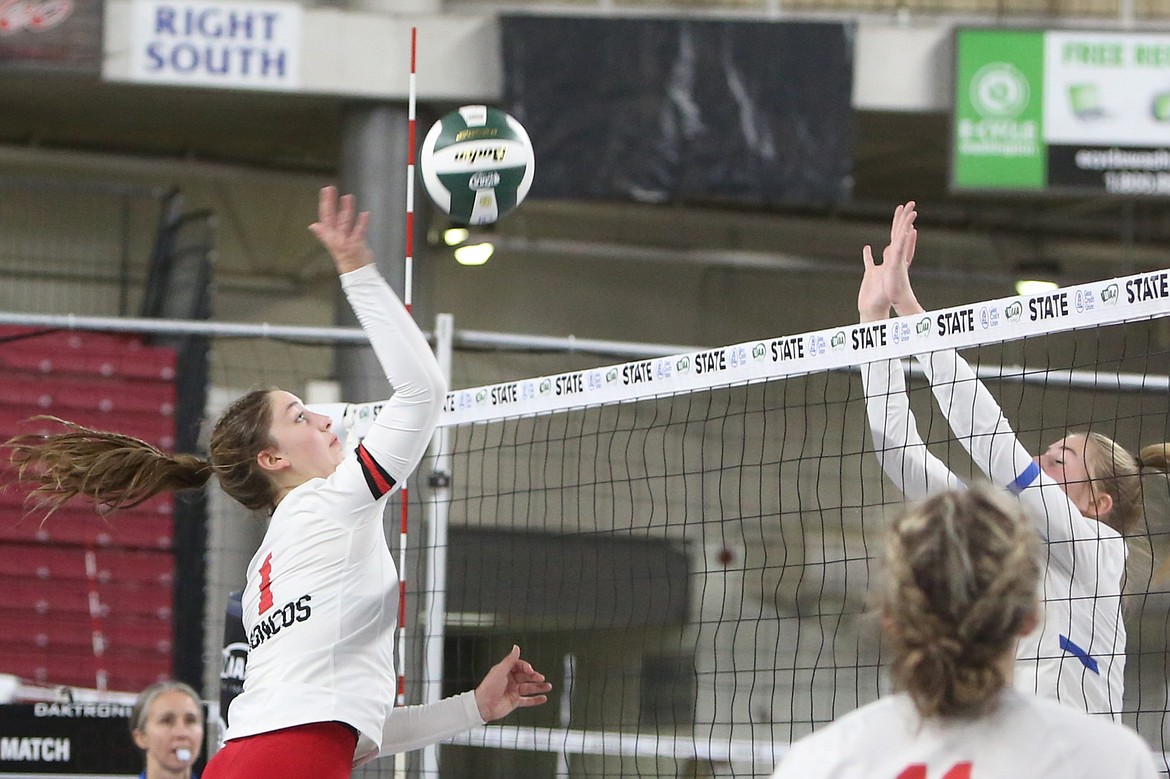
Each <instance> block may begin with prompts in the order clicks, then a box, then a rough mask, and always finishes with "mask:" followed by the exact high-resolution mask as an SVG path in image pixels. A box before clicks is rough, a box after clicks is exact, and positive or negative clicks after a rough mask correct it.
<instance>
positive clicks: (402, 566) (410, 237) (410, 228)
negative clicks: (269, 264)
mask: <svg viewBox="0 0 1170 779" xmlns="http://www.w3.org/2000/svg"><path fill="white" fill-rule="evenodd" d="M417 48H418V28H417V27H411V28H410V86H409V88H408V89H407V94H408V98H407V119H408V122H407V123H408V132H407V136H408V140H407V149H408V154H407V158H406V256H405V273H404V278H405V282H404V284H403V291H402V302H403V304H404V305H405V306H406V310H407V311H408V312H410V313H412V314H413V313H414V309H413V301H412V292H411V289H412V286H413V276H414V120H415V100H416V86H415V65H416V52H417ZM400 501H401V506H402V513H401V517H400V521H399V529H398V576H399V581H398V657H397V659H396V662H397V664H398V695H397V697H396V699H395V704H396V705H398V706H404V705H406V673H405V671H406V530H407V526H408V522H407V520H408V513H409V512H408V505H409V503H410V500H409V497H408V495H407V485H406V484H405V483H404V484H403V485H402V495H401V496H400Z"/></svg>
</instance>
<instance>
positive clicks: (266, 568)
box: [260, 552, 272, 614]
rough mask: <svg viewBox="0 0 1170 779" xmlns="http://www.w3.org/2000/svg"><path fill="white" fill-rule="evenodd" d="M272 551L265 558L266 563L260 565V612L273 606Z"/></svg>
mask: <svg viewBox="0 0 1170 779" xmlns="http://www.w3.org/2000/svg"><path fill="white" fill-rule="evenodd" d="M271 587H272V552H269V553H268V556H267V557H265V558H264V564H263V565H261V566H260V613H261V614H263V613H264V612H266V611H268V610H269V609H270V608H272V590H271V589H270V588H271Z"/></svg>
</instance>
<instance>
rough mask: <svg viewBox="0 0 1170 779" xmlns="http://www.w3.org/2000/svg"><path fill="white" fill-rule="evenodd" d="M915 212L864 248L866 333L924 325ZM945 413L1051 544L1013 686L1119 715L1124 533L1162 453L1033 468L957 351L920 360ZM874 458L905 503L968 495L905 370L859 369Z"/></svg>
mask: <svg viewBox="0 0 1170 779" xmlns="http://www.w3.org/2000/svg"><path fill="white" fill-rule="evenodd" d="M915 218H916V213H915V210H914V203H913V202H910V203H907V204H906V205H905V206H899V207H898V209H897V211H896V212H895V215H894V220H893V225H892V228H891V234H890V245H889V246H887V247H886V249H885V251H884V252H883V262H882V263H881V264H877V263H875V262H874V260H873V256H872V253H871V251H870V249H869V247H868V246H867V247H865V251H864V259H865V276H864V279H863V281H862V284H861V289H860V291H859V294H858V311H859V313H860V315H861V321H862V322H873V321H877V320H882V319H886V318H888V316H889V313H890V308H891V307H893V309H894V310H895V311H896V312H897V313H898V314H899V315H902V316H904V315H910V314H921V313H923V308H922V306H921V305H920V304H919V302H918V300H917V298H916V297H915V295H914V291H913V289H912V288H911V285H910V279H909V267H910V264H911V262H912V261H913V257H914V247H915V244H916V241H917V231H916V230H915V227H914V220H915ZM917 359H918V362H919V363H920V364H921V366H922V369H923V371H924V372H925V374H926V376H927V378H928V379H929V381H930V384H931V387H932V389H933V391H934V395H935V398H936V400H937V402H938V405H939V408H940V409H941V410H942V412H943V414H944V415H945V416H946V418H947V421H948V422H949V424H950V426H951V429H952V430H953V432H954V433H955V436H956V437H957V439H958V440H959V441H960V442H961V443H962V445H963V446H964V447H965V448H966V449H967V451H968V452H969V453H970V455H971V458H972V460H973V461H974V463H975V464H976V465H977V466H978V467H979V468H980V469H981V470H982V471H983V473H985V474H986V475H987V478H989V479H990V480H991V481H992V483H994V484H996V485H998V486H1000V487H1002V488H1004V489H1006V490H1008V491H1010V492H1012V493H1014V494H1016V495H1017V496H1018V497H1019V500H1020V502H1021V503H1022V504H1023V506H1024V508H1025V510H1026V513H1027V516H1028V517H1029V518H1030V519H1031V521H1032V523H1033V526H1034V527H1035V528H1036V530H1037V531H1038V532H1039V534H1040V537H1041V538H1042V540H1043V541H1044V549H1043V552H1042V557H1043V559H1044V563H1045V564H1044V576H1043V577H1042V584H1041V592H1042V596H1041V597H1042V600H1043V606H1044V608H1043V610H1042V612H1041V621H1040V625H1039V628H1038V629H1037V630H1036V631H1034V632H1033V633H1031V634H1029V635H1028V636H1025V637H1024V638H1022V639H1021V641H1020V643H1019V646H1018V648H1017V652H1016V670H1015V685H1016V687H1017V688H1019V689H1021V690H1030V691H1034V692H1036V693H1038V694H1040V695H1043V696H1046V697H1050V698H1056V699H1057V700H1059V701H1061V702H1062V703H1067V704H1069V705H1071V706H1075V707H1076V708H1079V709H1081V710H1083V711H1087V712H1091V713H1101V714H1110V715H1112V716H1114V717H1117V716H1119V715H1120V712H1121V707H1122V690H1123V680H1124V671H1125V643H1126V632H1125V624H1124V622H1123V621H1122V616H1121V591H1122V586H1123V582H1124V577H1125V562H1126V543H1125V539H1124V538H1123V534H1124V533H1126V532H1128V531H1130V530H1132V529H1133V528H1134V527H1135V526H1137V525H1138V524H1139V523H1140V521H1141V514H1142V502H1141V492H1142V490H1141V481H1140V478H1139V476H1140V474H1141V469H1142V467H1143V466H1151V467H1155V468H1163V469H1164V468H1165V465H1166V445H1165V444H1159V445H1155V446H1150V447H1146V448H1145V449H1143V450H1142V462H1139V461H1138V460H1137V459H1135V458H1134V456H1133V455H1132V454H1130V453H1129V452H1127V451H1126V450H1125V449H1123V448H1122V447H1120V446H1118V445H1117V444H1116V443H1114V442H1113V441H1111V440H1110V439H1108V438H1106V437H1105V436H1102V435H1099V434H1097V433H1087V434H1081V433H1073V434H1070V435H1067V436H1066V437H1065V438H1063V439H1061V440H1060V441H1057V442H1055V443H1054V444H1052V445H1051V446H1050V447H1049V448H1048V449H1047V450H1046V451H1045V452H1044V453H1043V454H1041V455H1040V456H1039V457H1036V458H1033V457H1031V456H1030V455H1029V454H1028V453H1027V452H1026V451H1025V450H1024V448H1023V447H1022V446H1021V445H1020V444H1019V442H1018V441H1017V440H1016V436H1015V433H1014V432H1013V431H1012V428H1011V427H1010V425H1009V424H1008V422H1007V420H1006V419H1005V418H1004V416H1003V414H1002V412H1001V411H1000V408H999V406H998V404H996V402H995V400H994V399H993V398H992V397H991V394H990V393H989V392H988V391H987V389H986V388H985V387H984V386H983V384H982V382H980V381H979V380H978V379H977V378H976V377H975V374H974V372H973V371H972V370H971V368H970V366H968V365H967V363H966V362H965V361H964V360H963V359H962V358H961V357H960V356H959V355H958V354H957V353H955V352H954V351H949V350H948V351H942V352H936V353H933V354H925V355H919V356H918V358H917ZM862 377H863V383H864V386H865V397H866V411H867V413H868V417H869V423H870V429H871V432H872V433H873V439H874V448H875V450H876V452H877V456H878V458H879V459H880V460H881V463H882V467H883V469H884V470H885V472H886V474H887V475H888V476H889V477H890V479H891V480H892V481H893V482H894V483H895V484H896V485H898V487H899V488H901V490H902V491H903V493H905V495H906V497H907V498H909V499H912V500H913V499H919V498H923V497H925V496H927V495H931V494H934V493H936V492H938V491H940V490H944V489H951V488H955V487H958V486H960V482H959V480H958V478H957V477H955V475H954V474H952V473H951V472H950V471H949V470H948V469H947V467H946V466H945V465H943V463H942V462H940V461H939V460H938V459H937V458H935V457H934V456H933V455H932V454H931V453H930V452H929V451H927V449H926V446H925V444H924V443H923V441H922V439H921V437H920V436H919V434H918V430H917V428H916V425H915V421H914V416H913V414H912V413H911V411H910V406H909V401H908V399H907V396H906V387H905V380H904V377H903V373H902V366H901V363H900V362H899V361H897V360H891V361H881V362H876V363H872V364H870V365H866V366H863V369H862Z"/></svg>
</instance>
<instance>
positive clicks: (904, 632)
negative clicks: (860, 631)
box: [772, 484, 1157, 779]
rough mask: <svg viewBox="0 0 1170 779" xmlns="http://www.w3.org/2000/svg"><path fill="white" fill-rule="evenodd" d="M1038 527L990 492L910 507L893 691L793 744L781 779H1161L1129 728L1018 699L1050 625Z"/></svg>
mask: <svg viewBox="0 0 1170 779" xmlns="http://www.w3.org/2000/svg"><path fill="white" fill-rule="evenodd" d="M1038 546H1039V544H1038V539H1037V537H1036V532H1035V530H1034V528H1033V525H1032V523H1031V522H1029V521H1028V519H1027V517H1025V516H1024V512H1023V510H1022V507H1021V506H1020V504H1019V502H1017V501H1013V500H1012V499H1010V498H1009V497H1007V496H1006V495H1004V494H1003V493H1002V491H1000V490H998V489H996V488H994V487H991V486H990V485H984V484H976V485H973V486H971V487H970V488H969V489H965V490H954V491H949V492H944V493H942V494H939V495H935V496H934V497H931V498H928V499H927V500H925V501H923V502H922V503H920V504H917V505H914V506H911V507H910V508H909V509H908V510H906V511H905V512H904V513H903V514H902V515H901V516H900V517H899V518H898V519H897V520H895V521H894V523H893V525H892V526H891V528H890V530H889V532H888V535H887V540H886V553H885V554H886V570H885V577H886V579H885V585H884V587H883V588H882V590H881V603H880V608H881V622H882V628H883V632H884V634H885V635H886V636H887V638H888V639H889V643H890V644H891V645H892V647H893V653H894V660H893V666H892V669H891V674H892V676H893V680H894V686H895V693H894V694H893V695H889V696H886V697H884V698H881V699H880V700H877V701H875V702H873V703H870V704H868V705H866V706H863V707H861V708H860V709H857V710H856V711H854V712H851V713H850V714H847V715H845V716H844V717H841V718H840V719H838V720H837V721H836V722H834V723H832V724H830V725H827V726H825V727H824V728H821V729H820V730H818V731H817V732H815V733H813V734H812V735H810V736H807V737H805V738H803V739H801V740H800V741H798V742H796V743H795V744H793V746H792V748H791V749H790V750H789V751H788V753H787V755H786V756H785V757H784V758H783V760H782V762H781V763H780V766H779V767H778V768H777V769H776V772H775V773H774V774H773V775H772V779H819V778H820V777H825V778H826V779H827V777H834V779H853V778H854V777H856V778H857V779H861V778H862V777H865V779H870V778H871V777H883V779H1009V778H1015V777H1057V776H1059V777H1061V779H1101V777H1106V776H1108V777H1111V778H1112V779H1154V777H1155V776H1157V772H1156V771H1155V769H1154V762H1153V755H1152V754H1151V753H1150V750H1149V748H1148V747H1147V746H1146V744H1145V742H1143V741H1142V740H1141V738H1140V737H1139V736H1138V735H1137V733H1135V732H1133V731H1132V730H1130V729H1129V728H1127V727H1125V726H1123V725H1119V724H1117V723H1114V722H1112V721H1111V720H1109V719H1106V718H1101V717H1093V716H1090V715H1088V714H1084V713H1082V712H1079V711H1076V710H1075V709H1073V708H1071V707H1068V706H1064V705H1062V704H1060V703H1057V702H1056V701H1053V700H1048V699H1045V698H1040V697H1038V696H1036V695H1034V694H1032V693H1027V692H1020V691H1018V690H1013V689H1012V687H1011V678H1012V672H1013V666H1014V657H1015V647H1016V642H1017V640H1018V639H1019V638H1020V636H1022V635H1025V634H1027V633H1028V632H1029V631H1031V630H1032V629H1033V628H1034V627H1035V626H1036V623H1037V620H1038V618H1039V603H1038V602H1037V598H1036V592H1037V586H1038V584H1039V578H1040V563H1039V549H1038Z"/></svg>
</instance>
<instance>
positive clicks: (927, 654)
mask: <svg viewBox="0 0 1170 779" xmlns="http://www.w3.org/2000/svg"><path fill="white" fill-rule="evenodd" d="M886 549H887V551H886V556H887V560H886V564H887V582H886V587H885V592H884V596H883V604H882V610H883V624H884V625H885V626H886V628H887V632H888V634H889V637H890V640H891V641H892V643H893V646H894V656H895V657H894V663H893V668H892V673H893V677H894V682H895V684H896V686H897V687H898V688H899V689H900V690H904V691H905V692H906V693H907V694H908V695H909V696H910V698H911V700H913V702H914V706H915V708H916V709H917V710H918V712H919V714H921V715H922V716H923V717H934V716H951V715H970V714H978V713H981V712H984V711H986V710H988V709H989V708H990V707H991V706H993V705H994V701H995V699H996V696H997V694H998V692H999V691H1000V690H1001V689H1002V688H1003V687H1004V686H1006V684H1007V677H1006V673H1007V667H1008V666H1007V665H1006V663H1008V662H1010V658H1011V653H1012V651H1013V648H1014V647H1015V644H1016V640H1017V639H1018V638H1019V635H1020V633H1021V632H1023V631H1024V630H1025V629H1026V628H1027V627H1028V625H1029V622H1030V621H1031V620H1032V619H1033V618H1034V616H1035V614H1036V609H1037V605H1038V601H1037V584H1038V581H1039V575H1040V566H1039V561H1038V556H1037V539H1036V534H1035V533H1034V532H1033V531H1032V530H1031V529H1030V525H1029V524H1028V523H1027V522H1026V521H1025V519H1024V517H1023V516H1022V514H1021V509H1020V507H1019V505H1018V504H1017V503H1015V502H1013V501H1009V500H1007V499H1006V498H1005V497H1004V496H1002V495H1001V494H1000V493H999V491H997V490H995V489H994V488H991V487H987V486H981V485H975V486H973V487H971V488H970V489H968V490H965V491H962V492H948V493H944V494H942V495H937V496H935V497H932V498H929V499H927V500H926V501H923V502H922V503H920V504H918V505H916V506H913V507H911V508H910V509H909V510H907V511H906V512H905V513H904V514H903V515H902V516H901V517H899V518H898V519H897V520H896V521H895V522H894V524H893V526H892V527H891V530H890V534H889V539H888V542H887V547H886Z"/></svg>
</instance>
